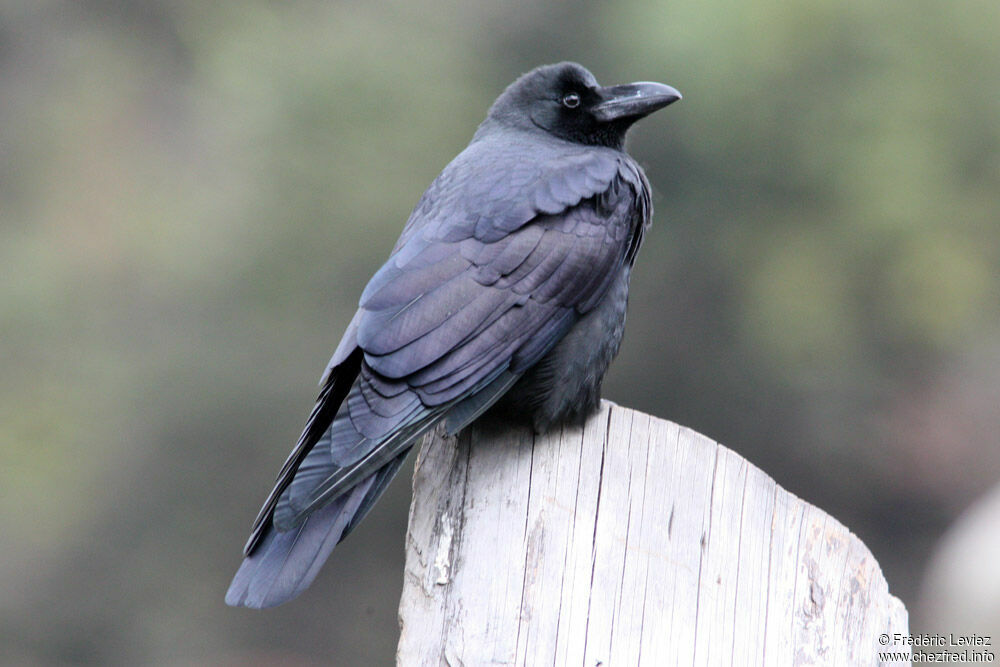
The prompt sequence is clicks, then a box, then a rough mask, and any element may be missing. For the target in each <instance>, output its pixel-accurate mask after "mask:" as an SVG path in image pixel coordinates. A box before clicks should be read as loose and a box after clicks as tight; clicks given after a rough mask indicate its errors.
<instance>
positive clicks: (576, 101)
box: [562, 93, 580, 109]
mask: <svg viewBox="0 0 1000 667" xmlns="http://www.w3.org/2000/svg"><path fill="white" fill-rule="evenodd" d="M562 103H563V106H564V107H566V108H567V109H575V108H577V107H578V106H580V96H579V95H577V94H576V93H568V94H567V95H565V96H564V97H563V98H562Z"/></svg>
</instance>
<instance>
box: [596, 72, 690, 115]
mask: <svg viewBox="0 0 1000 667" xmlns="http://www.w3.org/2000/svg"><path fill="white" fill-rule="evenodd" d="M599 92H600V94H601V97H602V98H603V100H602V101H601V102H599V103H598V104H597V105H596V106H594V107H593V114H594V116H595V117H596V118H597V120H599V121H601V122H610V121H614V120H622V119H629V120H633V121H634V120H638V119H640V118H642V117H643V116H648V115H649V114H651V113H653V112H654V111H657V110H659V109H662V108H663V107H665V106H667V105H668V104H672V103H673V102H676V101H677V100H679V99H681V94H680V93H679V92H677V89H676V88H674V87H672V86H668V85H666V84H663V83H656V82H655V81H639V82H637V83H626V84H625V85H622V86H608V87H607V88H601V89H600V91H599Z"/></svg>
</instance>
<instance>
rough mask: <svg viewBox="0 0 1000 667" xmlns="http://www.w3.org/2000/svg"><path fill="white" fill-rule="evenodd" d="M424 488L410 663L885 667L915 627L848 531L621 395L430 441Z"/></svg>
mask: <svg viewBox="0 0 1000 667" xmlns="http://www.w3.org/2000/svg"><path fill="white" fill-rule="evenodd" d="M413 488H414V493H413V503H412V505H411V508H410V522H409V530H408V532H407V538H406V540H407V541H406V551H407V553H406V572H405V581H404V589H403V596H402V600H401V603H400V612H399V616H400V625H401V630H402V632H401V636H400V642H399V648H398V652H397V661H398V663H399V664H400V665H406V666H409V665H435V666H436V665H466V666H470V667H471V666H473V665H585V666H588V667H593V666H597V665H605V666H608V665H611V666H617V665H640V664H642V665H673V664H683V665H720V664H725V665H875V664H879V660H878V656H879V651H884V650H886V649H887V647H885V646H882V645H881V644H880V643H879V641H878V637H879V635H880V634H881V633H889V634H890V635H891V634H892V633H896V632H899V633H904V634H906V633H907V632H908V630H907V613H906V609H905V608H904V607H903V605H902V603H901V602H900V601H899V600H897V599H896V598H894V597H893V596H891V595H890V594H889V591H888V587H887V585H886V582H885V579H884V577H883V576H882V572H881V570H880V569H879V566H878V563H876V562H875V560H874V558H873V557H872V555H871V553H870V552H869V551H868V549H867V548H866V547H865V545H864V544H862V543H861V541H860V540H858V538H857V537H855V536H854V535H853V534H851V533H850V531H848V530H847V529H846V528H845V527H844V526H843V525H841V524H840V523H839V522H837V521H836V520H835V519H833V518H832V517H830V516H828V515H826V514H825V513H823V512H822V511H820V510H819V509H817V508H815V507H813V506H812V505H809V504H808V503H805V502H803V501H802V500H800V499H798V498H796V497H795V496H793V495H791V494H789V493H788V492H786V491H785V490H783V489H782V488H780V487H779V486H777V485H776V484H775V483H774V481H773V480H771V479H770V478H769V477H768V476H767V475H765V474H764V473H763V472H762V471H760V470H759V469H758V468H756V467H754V466H753V465H751V464H750V463H748V462H747V461H746V460H745V459H743V458H742V457H740V456H739V455H738V454H736V453H734V452H732V451H730V450H728V449H726V448H725V447H722V446H720V445H718V444H716V443H715V442H712V441H711V440H709V439H708V438H706V437H704V436H702V435H699V434H698V433H695V432H694V431H691V430H690V429H686V428H684V427H681V426H678V425H676V424H673V423H670V422H668V421H664V420H662V419H657V418H655V417H650V416H648V415H645V414H642V413H640V412H636V411H634V410H629V409H626V408H622V407H618V406H616V405H613V404H611V403H608V402H604V403H603V404H602V409H601V411H600V412H599V413H598V414H596V415H595V416H594V417H592V418H591V419H590V420H589V421H588V422H587V423H586V424H585V425H584V427H583V428H565V429H563V430H562V431H557V432H554V433H550V434H547V435H545V436H535V435H534V434H532V433H531V432H530V431H527V430H510V429H506V430H502V431H499V430H498V431H494V432H490V431H489V430H484V428H483V427H473V428H471V429H467V432H466V433H464V434H462V435H461V436H460V437H459V438H457V439H456V438H445V437H442V436H441V435H440V434H437V435H434V436H431V437H428V438H427V439H426V441H425V443H424V445H423V448H422V450H421V452H420V456H419V458H418V461H417V467H416V472H415V474H414V481H413ZM888 648H889V649H894V648H896V647H891V646H890V647H888ZM899 648H903V647H899ZM891 664H906V661H904V662H903V663H899V662H897V663H891Z"/></svg>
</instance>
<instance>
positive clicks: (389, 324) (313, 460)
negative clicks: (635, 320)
mask: <svg viewBox="0 0 1000 667" xmlns="http://www.w3.org/2000/svg"><path fill="white" fill-rule="evenodd" d="M474 147H475V144H473V146H472V147H470V150H471V149H472V148H474ZM494 148H495V147H494ZM504 148H505V152H504V153H501V155H507V156H510V157H511V158H513V159H512V160H511V161H510V163H509V164H502V163H501V164H499V165H498V164H496V162H497V161H498V160H497V158H496V155H497V151H496V150H494V151H492V154H493V156H494V164H493V168H492V169H489V168H485V169H484V168H481V169H480V172H479V173H478V174H477V173H474V170H471V169H469V168H467V167H466V168H464V169H462V168H455V167H456V165H455V163H453V165H450V166H449V168H448V169H446V170H445V171H444V172H443V173H442V175H441V176H440V177H439V178H438V180H436V181H435V183H434V184H432V186H431V188H430V189H429V190H428V192H427V193H426V194H425V196H424V198H423V199H422V200H421V203H420V204H418V206H417V209H416V210H415V211H414V214H413V216H411V219H410V222H409V223H408V225H407V228H406V229H405V230H404V234H403V237H402V238H401V240H400V242H399V244H397V247H396V249H395V251H394V252H393V254H392V256H391V257H390V259H389V261H388V262H387V263H386V264H385V265H384V266H383V267H382V268H381V269H380V270H379V271H378V273H376V274H375V276H374V277H373V278H372V280H371V281H370V282H369V284H368V286H367V288H366V289H365V291H364V293H363V295H362V297H361V303H360V305H361V308H360V310H359V314H358V316H356V317H355V319H354V321H353V322H352V324H353V325H355V326H353V327H352V332H351V335H352V337H353V338H354V343H355V344H356V345H357V347H358V348H360V349H361V350H363V351H364V360H363V363H362V365H361V370H360V373H359V375H358V378H357V380H356V381H355V384H354V386H353V387H352V389H351V391H350V394H349V395H348V397H347V400H346V401H345V403H344V406H343V407H342V408H341V410H340V412H339V413H338V414H337V416H336V419H335V420H334V422H333V425H332V427H331V429H330V431H329V432H328V433H327V434H326V435H325V436H324V438H323V439H322V440H320V441H319V443H317V445H316V447H315V448H314V449H313V450H312V452H310V453H309V455H308V456H306V457H305V458H304V460H302V462H301V465H300V466H299V468H298V470H297V471H296V472H295V474H294V477H293V479H292V481H291V483H290V484H288V485H287V488H286V489H284V491H283V492H282V493H281V496H280V499H279V500H278V503H277V507H276V510H275V525H276V526H278V528H279V529H281V530H288V529H292V528H294V527H296V526H298V525H299V524H300V523H301V522H302V521H303V520H304V519H305V518H306V517H307V516H309V514H310V513H311V512H313V511H315V509H316V508H318V507H321V506H323V505H324V504H325V503H326V502H329V501H331V500H333V499H335V498H337V497H339V496H340V495H341V494H343V493H345V492H346V491H347V490H349V489H350V488H352V487H353V486H354V485H356V484H358V483H359V482H360V481H362V480H364V479H366V478H368V477H369V476H370V475H372V474H374V473H375V472H376V471H378V470H379V469H381V468H382V467H383V466H384V465H386V464H387V463H388V462H390V461H393V460H396V459H397V458H398V457H399V456H400V455H401V454H402V453H405V451H406V450H407V449H408V448H409V447H410V446H412V443H413V442H414V440H415V439H416V438H417V437H419V435H421V434H422V433H424V432H425V431H426V430H427V429H428V428H430V427H431V426H433V424H435V423H436V422H437V421H439V420H440V419H441V418H443V417H445V416H448V417H449V430H452V431H454V430H458V429H459V428H461V427H462V426H464V425H465V424H466V423H468V422H469V421H471V420H472V419H474V418H475V417H476V416H478V415H479V414H480V413H481V412H482V411H483V410H485V409H486V408H487V407H489V405H490V404H491V403H492V402H493V401H495V400H496V399H497V398H499V396H500V395H502V393H503V392H504V391H506V390H507V389H508V388H509V387H510V386H511V385H512V384H513V382H514V381H515V380H516V379H517V378H518V377H519V376H520V375H521V374H522V373H523V372H524V371H526V370H527V369H528V368H530V367H531V366H532V365H533V364H534V363H535V362H537V361H538V360H539V359H540V358H541V357H542V356H543V355H544V354H545V353H546V352H547V351H548V350H549V349H551V348H552V346H553V345H554V344H555V343H556V342H558V341H559V340H560V339H561V338H562V337H563V336H564V335H565V333H566V331H567V330H568V329H569V328H570V327H571V326H572V325H573V324H574V323H575V322H576V321H577V320H578V319H579V317H580V316H582V315H583V314H584V313H586V312H587V311H588V310H590V309H591V308H593V307H594V305H596V304H597V302H598V301H599V300H600V298H601V297H602V296H603V295H604V293H605V292H606V291H607V288H608V286H609V285H610V283H611V281H612V280H613V279H614V277H615V276H617V275H618V272H619V270H620V268H621V267H622V265H623V264H624V263H625V262H629V261H631V260H632V259H633V257H634V254H635V250H636V249H637V247H638V243H639V240H640V238H641V234H642V230H643V228H644V227H645V225H646V223H647V222H648V219H649V212H650V211H649V208H650V207H649V199H648V188H647V187H646V186H645V181H644V177H643V176H642V174H641V171H640V170H639V169H638V168H637V167H636V166H635V165H634V164H633V163H632V162H631V161H630V160H629V159H628V158H627V157H625V156H624V155H622V154H621V153H618V152H617V151H611V150H600V149H593V148H590V149H583V150H570V151H567V150H565V149H562V154H561V155H558V156H551V155H549V156H544V157H545V158H546V159H545V160H541V161H540V162H541V163H542V164H544V165H545V167H544V168H540V167H538V166H537V164H538V162H539V161H535V160H533V161H527V160H523V159H518V153H517V151H516V150H511V148H512V147H511V146H510V145H509V144H508V145H507V146H505V147H504ZM468 152H469V151H467V153H468ZM463 156H466V153H463V155H462V156H459V158H456V162H457V163H459V164H458V167H462V163H461V161H462V157H463ZM476 157H477V156H475V155H473V156H472V158H473V160H471V162H473V163H474V164H484V162H483V161H482V160H478V159H476ZM500 161H501V162H502V160H500ZM470 171H471V172H473V173H472V174H470ZM342 347H343V346H342ZM345 349H346V348H345ZM341 354H342V355H343V352H341ZM335 361H336V358H335Z"/></svg>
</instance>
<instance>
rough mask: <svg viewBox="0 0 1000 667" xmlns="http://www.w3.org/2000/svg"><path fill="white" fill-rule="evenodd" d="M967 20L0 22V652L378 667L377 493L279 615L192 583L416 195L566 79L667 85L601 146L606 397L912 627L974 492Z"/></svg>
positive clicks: (990, 122)
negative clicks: (846, 534)
mask: <svg viewBox="0 0 1000 667" xmlns="http://www.w3.org/2000/svg"><path fill="white" fill-rule="evenodd" d="M998 30H1000V4H998V3H997V2H995V0H988V1H987V0H980V1H976V0H969V1H966V2H961V3H951V2H941V1H940V0H939V1H936V2H935V1H930V0H905V1H904V0H886V1H885V2H879V3H859V2H841V1H839V0H799V1H793V2H761V3H744V4H743V5H736V6H734V5H733V4H732V3H729V2H721V1H719V0H707V1H705V2H699V3H667V2H651V1H650V0H623V1H622V2H616V3H598V2H560V3H545V4H541V3H523V4H521V3H509V4H500V3H490V2H483V1H479V2H469V3H461V4H451V3H446V2H441V1H439V0H416V1H408V2H403V1H402V0H400V1H398V2H372V3H359V2H325V3H324V2H305V1H292V2H284V3H271V2H261V1H254V2H242V3H225V4H223V3H200V2H193V1H167V0H74V1H70V0H31V1H28V0H23V1H17V0H7V1H6V2H3V3H0V157H2V159H0V286H2V288H0V332H2V333H0V336H2V338H0V341H2V349H0V544H2V555H0V662H4V663H7V662H9V663H27V664H40V665H45V664H64V663H89V664H139V663H143V664H148V663H152V664H192V663H193V664H205V665H215V664H237V663H239V662H242V661H244V660H246V659H248V658H249V659H253V660H256V661H258V662H266V661H273V662H284V664H314V663H315V664H329V663H331V662H332V663H333V664H338V665H365V664H387V663H388V662H390V661H391V659H392V656H393V654H394V649H395V642H396V639H397V632H398V631H397V625H396V605H397V602H398V596H399V591H400V589H401V585H402V566H403V561H402V559H403V538H404V533H405V522H406V508H407V503H408V499H409V485H408V480H407V477H408V473H406V472H404V474H403V475H402V476H401V478H400V479H398V480H397V482H396V483H395V484H394V485H393V487H392V489H391V490H390V491H389V493H388V494H387V496H386V497H385V499H384V500H383V502H381V503H380V504H379V505H378V506H377V508H376V509H375V510H374V511H373V512H372V514H371V515H370V516H369V518H368V519H367V520H366V521H365V522H364V523H363V524H362V526H361V527H360V528H359V529H358V530H357V531H356V532H355V533H354V534H353V535H352V537H351V538H350V539H349V540H348V541H347V542H345V543H344V544H343V545H341V547H340V548H338V550H337V551H336V552H335V553H334V555H333V557H332V558H331V559H330V561H329V562H328V563H327V565H326V567H325V568H324V571H323V573H322V574H321V576H320V577H319V579H318V580H317V582H316V583H315V584H314V585H313V586H312V588H311V589H310V590H309V591H308V592H307V593H306V594H305V595H303V596H302V597H301V598H300V599H299V600H297V601H295V602H294V603H292V604H289V605H287V606H285V607H281V608H279V609H276V610H271V611H269V612H266V613H252V612H248V611H246V610H233V609H229V608H227V607H225V606H224V605H223V602H222V597H223V594H224V591H225V589H226V587H227V585H228V583H229V578H230V576H231V575H232V574H233V572H234V570H235V568H236V566H237V565H238V563H239V561H240V548H241V547H242V545H243V542H244V539H245V537H246V533H247V529H248V528H249V522H250V520H251V519H252V518H253V516H254V514H255V513H256V511H257V509H258V505H259V502H260V501H261V500H262V498H263V495H264V494H265V493H266V491H267V489H268V488H269V484H270V482H271V481H272V479H273V476H274V474H275V472H276V471H277V468H278V467H279V466H280V464H281V462H282V461H283V460H284V457H285V455H286V454H287V452H288V450H289V448H290V447H291V445H292V443H293V442H294V440H295V438H296V437H297V435H298V431H299V428H300V427H301V424H302V422H303V421H304V419H305V417H306V416H307V415H308V412H309V410H310V408H311V405H312V400H313V398H314V397H315V393H316V390H317V388H316V385H315V382H316V381H317V380H318V378H319V374H320V372H321V371H322V369H323V367H324V365H325V363H326V361H327V359H328V357H329V355H330V354H331V353H332V351H333V348H334V346H335V345H336V343H337V341H338V340H339V337H340V333H341V331H342V330H343V328H344V327H345V326H346V324H347V322H348V320H349V319H350V316H351V314H352V313H353V308H354V305H355V304H356V300H357V297H358V295H359V294H360V292H361V290H362V288H363V286H364V284H365V283H366V281H367V279H368V277H369V276H370V275H371V274H372V273H373V271H374V270H375V269H376V268H377V267H378V266H379V264H380V263H381V262H382V261H383V260H384V258H385V257H386V256H387V254H388V251H389V249H390V247H391V245H392V242H393V241H394V240H395V238H396V236H397V234H398V233H399V231H400V229H401V228H402V225H403V222H404V221H405V219H406V217H407V215H408V214H409V211H410V208H411V207H412V206H413V205H414V203H415V202H416V201H417V199H418V198H419V196H420V194H421V192H422V191H423V189H424V188H425V187H426V186H427V185H428V184H429V183H430V181H431V180H432V179H433V178H434V176H435V175H436V174H437V172H438V171H439V170H440V169H441V168H442V167H443V166H444V165H445V164H446V163H447V162H448V161H449V160H450V159H451V158H452V157H453V156H454V155H455V154H456V153H457V152H458V151H460V150H461V149H462V148H463V147H464V145H465V144H466V143H467V142H468V140H469V138H470V137H471V135H472V133H473V131H474V130H475V127H476V125H477V124H478V123H479V121H480V120H481V119H482V117H483V115H484V114H485V111H486V109H487V108H488V106H489V104H490V103H491V102H492V100H493V99H494V98H495V97H496V95H497V94H498V93H499V92H500V91H501V90H502V89H503V87H504V86H506V84H508V83H509V82H510V81H511V80H513V79H514V78H515V77H516V76H517V75H518V74H520V73H521V72H523V71H526V70H527V69H530V68H532V67H534V66H535V65H538V64H542V63H546V62H554V61H558V60H565V59H570V60H577V61H579V62H581V63H583V64H584V65H586V66H587V67H588V68H590V69H591V70H592V71H593V72H594V73H595V74H596V75H597V77H598V79H599V80H600V81H601V82H602V83H606V84H608V83H622V82H626V81H632V80H640V79H646V80H659V81H664V82H666V83H670V84H672V85H674V86H676V87H677V88H679V89H680V90H681V91H682V92H683V93H684V96H685V98H684V101H683V102H682V103H680V104H678V105H676V106H673V107H671V108H670V109H668V110H666V111H664V112H662V113H660V114H657V115H655V116H654V117H652V118H650V119H649V120H647V121H646V122H645V123H643V124H642V125H640V126H639V127H638V128H637V129H636V130H635V131H634V132H633V134H632V135H631V141H630V149H631V152H632V154H633V155H635V157H636V158H637V159H638V160H639V161H640V162H641V163H642V164H643V165H644V166H645V168H646V171H647V174H648V175H649V178H650V180H651V182H652V183H653V186H654V191H655V196H654V203H655V206H656V215H655V220H654V227H653V229H652V231H651V232H650V233H649V234H648V235H647V237H646V238H647V240H646V244H645V246H644V248H643V251H642V252H641V254H640V257H639V262H638V268H637V270H636V273H635V277H634V280H633V286H632V300H631V308H630V313H629V322H628V328H627V332H626V337H625V342H624V345H623V349H622V352H621V355H620V356H619V359H618V361H617V363H616V364H615V365H614V366H613V368H612V370H611V372H610V374H609V377H608V379H607V382H606V384H605V392H604V395H605V397H607V398H610V399H612V400H614V401H616V402H619V403H622V404H625V405H629V406H631V407H635V408H638V409H641V410H644V411H646V412H649V413H652V414H655V415H658V416H660V417H664V418H667V419H671V420H673V421H677V422H680V423H682V424H685V425H687V426H690V427H692V428H695V429H696V430H698V431H701V432H702V433H705V434H706V435H708V436H710V437H712V438H714V439H717V440H720V441H721V442H723V443H724V444H726V445H728V446H729V447H731V448H733V449H735V450H737V451H738V452H740V453H741V454H743V455H744V456H746V457H747V458H749V459H750V460H751V461H753V462H754V463H756V464H757V465H759V466H760V467H762V468H763V469H764V470H765V471H767V472H768V473H769V474H770V475H772V476H773V477H775V478H776V479H777V481H778V482H779V483H780V484H782V485H783V486H784V487H785V488H787V489H788V490H790V491H792V492H793V493H795V494H797V495H799V496H801V497H803V498H805V499H806V500H808V501H810V502H813V503H815V504H817V505H818V506H820V507H821V508H823V509H825V510H826V511H828V512H830V513H832V514H833V515H834V516H836V517H837V518H838V519H840V520H841V521H842V522H844V523H845V524H846V525H847V526H849V527H850V528H851V529H852V530H853V531H855V532H856V533H857V534H858V535H859V536H860V537H861V538H862V539H863V540H864V541H865V542H866V544H867V545H868V546H869V547H870V548H871V549H872V551H873V552H874V554H875V556H876V557H877V559H878V560H879V561H880V563H881V564H882V566H883V568H884V570H885V573H886V576H887V578H888V580H889V584H890V590H892V591H893V592H894V593H896V594H897V595H899V596H900V597H901V598H902V599H903V600H904V602H906V603H907V604H908V606H909V607H910V610H911V614H912V618H911V628H912V629H913V630H921V631H937V630H939V628H932V627H927V626H926V625H921V624H922V623H926V621H923V620H922V619H921V617H920V615H919V614H918V613H917V606H918V600H919V598H920V596H921V578H922V577H923V572H924V569H925V567H926V565H927V563H928V560H929V558H930V555H931V553H932V550H933V547H934V544H935V542H936V541H937V540H938V539H939V538H940V537H941V535H942V534H943V533H944V532H945V530H946V529H947V527H948V525H949V524H950V523H951V522H952V521H953V520H954V519H955V518H956V517H957V516H958V515H959V513H960V512H961V511H962V509H963V508H964V507H966V506H967V505H968V504H969V503H970V502H972V501H973V500H974V499H975V498H977V497H978V496H980V495H981V494H983V493H985V492H986V491H987V489H989V488H990V487H991V486H992V485H993V484H994V483H996V482H997V481H998V480H1000V447H998V444H1000V435H998V434H1000V326H998V322H1000V318H998V315H1000V307H998V296H1000V273H998V271H997V266H998V265H1000V264H998V263H1000V225H998V224H997V223H998V219H1000V86H998V85H997V84H998V82H1000V40H998V39H997V34H998ZM940 629H943V628H940ZM958 629H959V630H961V629H962V628H958Z"/></svg>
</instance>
